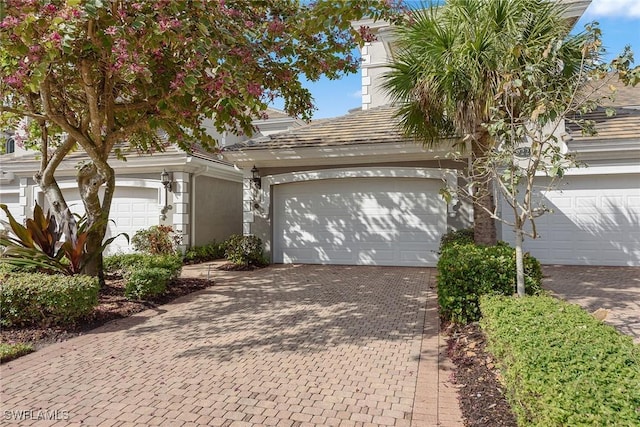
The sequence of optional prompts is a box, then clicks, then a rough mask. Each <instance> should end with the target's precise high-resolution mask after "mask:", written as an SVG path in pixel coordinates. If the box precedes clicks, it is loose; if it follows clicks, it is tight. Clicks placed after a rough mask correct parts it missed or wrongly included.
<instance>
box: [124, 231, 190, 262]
mask: <svg viewBox="0 0 640 427" xmlns="http://www.w3.org/2000/svg"><path fill="white" fill-rule="evenodd" d="M181 240H182V237H181V236H180V235H179V234H177V233H176V232H175V231H174V229H173V227H171V226H168V225H152V226H151V227H149V228H145V229H144V230H139V231H136V234H134V235H133V239H131V243H132V245H133V248H134V249H135V250H136V251H140V252H144V253H146V254H151V255H159V254H174V253H176V251H177V249H178V245H179V244H180V242H181Z"/></svg>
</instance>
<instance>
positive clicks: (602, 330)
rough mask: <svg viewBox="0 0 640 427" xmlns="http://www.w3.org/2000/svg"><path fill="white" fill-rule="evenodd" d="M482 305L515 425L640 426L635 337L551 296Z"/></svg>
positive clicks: (639, 360) (486, 300) (487, 300)
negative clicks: (625, 334) (516, 421)
mask: <svg viewBox="0 0 640 427" xmlns="http://www.w3.org/2000/svg"><path fill="white" fill-rule="evenodd" d="M480 307H481V309H482V315H483V317H482V320H481V321H480V324H481V326H482V328H483V329H484V331H485V332H486V334H487V337H488V342H489V347H488V348H489V350H490V351H491V352H492V353H493V354H494V356H495V357H496V358H497V360H498V361H499V364H500V366H501V368H502V369H503V378H504V382H505V387H506V395H507V398H508V399H509V400H510V402H511V405H512V408H513V410H514V412H515V414H516V416H517V418H518V425H520V426H607V425H609V426H638V425H640V346H638V345H634V344H633V342H632V340H631V338H630V337H627V336H624V335H621V334H620V333H618V332H617V331H616V330H615V329H613V328H612V327H610V326H607V325H605V324H603V323H602V322H600V321H598V320H596V319H594V318H593V316H591V315H589V314H588V313H586V312H585V311H584V310H582V309H581V308H580V307H578V306H575V305H570V304H568V303H566V302H563V301H560V300H557V299H555V298H551V297H548V296H536V297H525V298H509V297H495V296H494V297H488V296H485V297H482V298H481V303H480Z"/></svg>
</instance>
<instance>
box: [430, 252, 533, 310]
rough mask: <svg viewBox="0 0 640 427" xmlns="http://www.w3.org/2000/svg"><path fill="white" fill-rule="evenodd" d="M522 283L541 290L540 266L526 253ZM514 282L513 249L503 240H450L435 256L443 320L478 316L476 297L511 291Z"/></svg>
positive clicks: (514, 264)
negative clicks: (488, 243)
mask: <svg viewBox="0 0 640 427" xmlns="http://www.w3.org/2000/svg"><path fill="white" fill-rule="evenodd" d="M524 272H525V286H526V292H527V293H528V294H536V293H539V292H540V291H541V282H542V269H541V267H540V263H539V262H538V260H537V259H535V258H534V257H532V256H530V255H529V254H525V257H524ZM515 286H516V259H515V249H513V248H512V247H510V246H509V245H507V244H506V243H503V242H501V243H499V244H498V245H496V246H476V245H475V244H473V243H469V244H456V243H451V244H448V245H446V246H444V248H443V249H442V251H441V254H440V259H439V260H438V303H439V304H440V314H441V315H442V316H443V318H444V319H446V320H451V321H453V322H456V323H468V322H473V321H476V320H478V319H479V318H480V307H479V305H478V298H479V297H480V295H485V294H498V295H512V294H513V293H514V292H515Z"/></svg>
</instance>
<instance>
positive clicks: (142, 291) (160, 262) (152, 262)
mask: <svg viewBox="0 0 640 427" xmlns="http://www.w3.org/2000/svg"><path fill="white" fill-rule="evenodd" d="M104 266H105V267H104V268H105V271H107V272H110V273H121V274H122V275H123V276H124V277H125V278H126V280H127V283H126V284H125V290H124V296H125V297H127V298H129V299H146V298H152V297H155V296H157V295H160V294H162V293H164V292H165V291H166V290H167V285H168V284H169V283H170V282H171V280H173V279H175V278H177V277H178V275H179V274H180V270H182V257H181V256H180V255H149V254H140V253H133V254H120V255H112V256H110V257H107V258H105V260H104Z"/></svg>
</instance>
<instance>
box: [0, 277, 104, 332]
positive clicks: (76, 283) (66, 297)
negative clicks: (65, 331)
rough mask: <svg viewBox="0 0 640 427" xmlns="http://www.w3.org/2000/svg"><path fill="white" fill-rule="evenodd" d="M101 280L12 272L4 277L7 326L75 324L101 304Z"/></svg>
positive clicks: (0, 304)
mask: <svg viewBox="0 0 640 427" xmlns="http://www.w3.org/2000/svg"><path fill="white" fill-rule="evenodd" d="M99 289H100V285H99V284H98V279H96V278H94V277H88V276H83V275H76V276H63V275H48V274H40V273H9V274H5V275H3V276H2V277H0V308H1V310H2V317H1V320H0V324H1V325H3V326H12V325H29V324H64V323H73V322H76V321H77V320H79V319H80V318H82V317H83V316H85V315H87V314H89V313H91V311H92V310H93V308H94V307H95V306H96V305H97V304H98V291H99Z"/></svg>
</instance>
